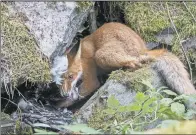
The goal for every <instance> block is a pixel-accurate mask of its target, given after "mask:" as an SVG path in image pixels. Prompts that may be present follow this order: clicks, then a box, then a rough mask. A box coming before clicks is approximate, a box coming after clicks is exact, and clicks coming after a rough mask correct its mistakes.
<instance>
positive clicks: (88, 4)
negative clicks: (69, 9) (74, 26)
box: [77, 1, 93, 11]
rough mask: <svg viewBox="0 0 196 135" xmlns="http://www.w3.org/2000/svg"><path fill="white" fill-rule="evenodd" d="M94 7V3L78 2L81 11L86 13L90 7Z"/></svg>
mask: <svg viewBox="0 0 196 135" xmlns="http://www.w3.org/2000/svg"><path fill="white" fill-rule="evenodd" d="M91 6H93V2H92V1H78V2H77V7H78V10H79V11H84V10H86V9H88V8H89V7H91Z"/></svg>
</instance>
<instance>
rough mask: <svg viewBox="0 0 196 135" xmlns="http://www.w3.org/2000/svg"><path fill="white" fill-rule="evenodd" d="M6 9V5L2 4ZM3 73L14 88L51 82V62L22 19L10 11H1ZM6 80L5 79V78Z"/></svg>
mask: <svg viewBox="0 0 196 135" xmlns="http://www.w3.org/2000/svg"><path fill="white" fill-rule="evenodd" d="M1 6H2V7H4V8H3V9H8V8H6V7H7V6H6V4H4V3H1ZM1 33H2V48H1V51H2V56H3V57H2V59H1V61H3V62H2V65H3V66H4V68H3V70H2V71H3V72H4V73H6V74H7V76H8V77H9V81H8V82H6V81H5V80H2V81H5V82H6V83H9V82H10V83H11V84H12V85H13V86H14V87H15V86H17V85H19V84H21V83H23V82H25V81H27V80H28V81H30V82H32V83H48V82H50V81H51V75H50V69H49V61H48V59H47V58H44V55H43V54H42V53H41V52H40V51H39V48H38V46H37V43H36V41H35V39H34V37H33V35H32V34H31V33H30V31H29V30H28V28H27V27H26V26H25V24H24V23H23V22H22V20H21V19H20V18H17V16H15V17H12V18H11V17H10V16H9V10H2V11H1ZM3 79H5V78H3Z"/></svg>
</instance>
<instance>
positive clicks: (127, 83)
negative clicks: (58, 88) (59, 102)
mask: <svg viewBox="0 0 196 135" xmlns="http://www.w3.org/2000/svg"><path fill="white" fill-rule="evenodd" d="M149 80H150V83H151V84H152V86H153V87H154V88H159V87H161V86H165V84H164V81H163V80H162V78H161V76H160V75H159V74H158V73H157V72H156V71H154V70H153V68H151V67H150V66H148V67H144V68H142V69H139V70H137V71H135V72H129V71H126V72H124V71H122V70H117V71H114V72H113V73H112V74H111V75H110V78H109V79H108V80H107V81H106V83H105V84H104V85H103V86H102V87H100V88H99V90H98V91H97V92H96V93H95V94H94V95H93V96H92V97H91V98H90V99H89V100H88V101H87V103H85V104H84V106H83V107H82V108H81V109H80V111H79V112H78V113H77V114H76V116H77V118H78V121H79V122H88V120H89V118H90V117H92V115H93V112H94V111H95V110H96V109H98V108H102V107H104V106H105V101H106V99H107V98H108V97H110V96H111V95H114V97H115V98H116V99H117V100H119V102H120V105H128V104H130V103H132V102H133V98H134V97H135V94H136V91H135V90H136V89H137V90H141V91H142V90H145V89H146V88H147V86H145V85H144V84H142V83H141V82H140V81H149Z"/></svg>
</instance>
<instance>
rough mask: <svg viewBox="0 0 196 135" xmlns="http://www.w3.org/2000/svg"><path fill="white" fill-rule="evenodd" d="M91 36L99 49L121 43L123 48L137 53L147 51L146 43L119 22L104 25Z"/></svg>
mask: <svg viewBox="0 0 196 135" xmlns="http://www.w3.org/2000/svg"><path fill="white" fill-rule="evenodd" d="M90 36H91V38H92V40H93V43H94V44H95V46H96V48H98V49H99V48H101V47H102V46H104V45H106V43H108V42H110V41H121V42H122V43H123V46H122V47H125V48H127V49H134V50H135V51H137V50H138V51H139V50H143V49H146V45H145V42H144V41H143V40H142V39H141V37H140V36H139V35H138V34H137V33H135V32H134V31H133V30H132V29H131V28H129V27H128V26H126V25H124V24H121V23H117V22H112V23H106V24H104V25H103V26H101V27H100V28H98V29H97V30H96V31H95V32H94V33H92V34H91V35H90Z"/></svg>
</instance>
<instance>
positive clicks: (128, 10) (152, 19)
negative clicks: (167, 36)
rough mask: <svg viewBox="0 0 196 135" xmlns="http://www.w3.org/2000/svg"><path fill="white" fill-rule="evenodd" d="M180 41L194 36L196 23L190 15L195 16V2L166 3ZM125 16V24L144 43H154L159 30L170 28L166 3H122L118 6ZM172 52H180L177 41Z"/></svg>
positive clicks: (175, 40) (195, 34)
mask: <svg viewBox="0 0 196 135" xmlns="http://www.w3.org/2000/svg"><path fill="white" fill-rule="evenodd" d="M167 4H168V8H169V13H170V15H171V19H172V20H173V22H174V24H175V26H176V28H177V30H178V33H179V35H180V39H186V38H187V37H193V36H196V23H195V20H194V18H193V17H192V15H191V14H193V15H196V2H186V5H187V7H188V9H187V8H186V7H185V5H184V4H183V3H182V2H167ZM120 7H121V8H122V9H123V11H124V15H125V21H126V23H127V24H128V25H129V26H130V27H131V28H132V29H133V30H135V31H136V32H137V33H138V34H140V35H141V37H142V38H143V39H144V40H145V41H146V42H152V41H156V38H155V35H156V34H157V33H159V32H160V31H161V30H163V29H165V28H167V27H169V26H172V25H171V22H170V18H169V16H168V10H167V6H166V2H124V4H122V3H121V6H120ZM172 45H173V46H174V47H173V52H175V53H176V54H177V53H179V51H180V46H179V40H178V39H177V38H174V39H173V42H172Z"/></svg>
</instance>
